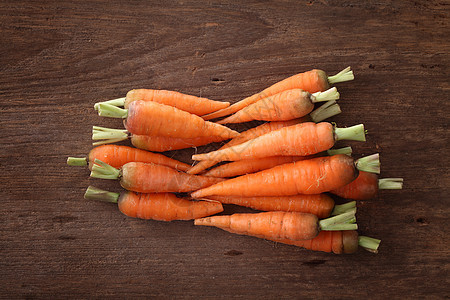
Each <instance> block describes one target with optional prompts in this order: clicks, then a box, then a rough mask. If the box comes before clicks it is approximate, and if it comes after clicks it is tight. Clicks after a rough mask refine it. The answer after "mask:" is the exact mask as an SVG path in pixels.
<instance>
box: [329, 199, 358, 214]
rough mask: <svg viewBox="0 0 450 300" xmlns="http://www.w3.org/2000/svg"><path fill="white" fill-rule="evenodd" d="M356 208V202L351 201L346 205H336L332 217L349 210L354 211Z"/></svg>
mask: <svg viewBox="0 0 450 300" xmlns="http://www.w3.org/2000/svg"><path fill="white" fill-rule="evenodd" d="M355 207H356V201H350V202H347V203H344V204H339V205H335V206H334V209H333V211H332V212H331V215H332V216H336V215H340V214H343V213H345V212H347V211H349V210H352V209H354V208H355Z"/></svg>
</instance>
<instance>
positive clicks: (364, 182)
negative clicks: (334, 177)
mask: <svg viewBox="0 0 450 300" xmlns="http://www.w3.org/2000/svg"><path fill="white" fill-rule="evenodd" d="M402 187H403V178H383V179H378V175H377V174H373V173H369V172H359V175H358V177H357V178H356V179H355V180H353V181H352V182H350V183H349V184H347V185H345V186H343V187H340V188H338V189H335V190H332V191H331V193H333V194H335V195H338V196H339V197H342V198H347V199H353V200H370V199H373V198H375V197H376V196H377V194H378V190H379V189H390V190H393V189H395V190H398V189H402Z"/></svg>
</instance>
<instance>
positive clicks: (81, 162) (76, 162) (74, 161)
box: [67, 157, 87, 166]
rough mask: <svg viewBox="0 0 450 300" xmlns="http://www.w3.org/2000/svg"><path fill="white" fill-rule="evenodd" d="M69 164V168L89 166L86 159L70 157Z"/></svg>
mask: <svg viewBox="0 0 450 300" xmlns="http://www.w3.org/2000/svg"><path fill="white" fill-rule="evenodd" d="M67 164H68V165H69V166H87V159H86V157H82V158H81V157H68V158H67Z"/></svg>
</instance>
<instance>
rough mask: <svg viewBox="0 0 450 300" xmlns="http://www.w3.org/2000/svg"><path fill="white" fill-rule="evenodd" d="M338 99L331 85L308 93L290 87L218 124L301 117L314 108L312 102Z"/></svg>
mask: <svg viewBox="0 0 450 300" xmlns="http://www.w3.org/2000/svg"><path fill="white" fill-rule="evenodd" d="M337 99H339V93H338V92H337V90H336V88H335V87H333V88H331V89H329V90H327V91H325V92H317V93H314V94H310V93H308V92H306V91H304V90H301V89H292V90H286V91H283V92H280V93H278V94H275V95H272V96H269V97H266V98H263V99H261V100H258V101H256V102H255V103H253V104H250V105H248V106H246V107H244V108H243V109H241V110H239V111H237V112H236V113H235V114H233V115H231V116H229V117H228V118H225V119H223V120H221V121H218V122H217V123H218V124H229V123H243V122H249V121H253V120H260V121H287V120H293V119H297V118H300V117H303V116H305V115H307V114H309V113H310V112H312V110H313V109H314V103H316V102H321V101H330V100H337Z"/></svg>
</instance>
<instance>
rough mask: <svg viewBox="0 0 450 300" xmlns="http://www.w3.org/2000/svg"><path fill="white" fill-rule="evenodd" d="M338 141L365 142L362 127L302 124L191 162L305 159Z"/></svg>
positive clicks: (195, 156)
mask: <svg viewBox="0 0 450 300" xmlns="http://www.w3.org/2000/svg"><path fill="white" fill-rule="evenodd" d="M339 140H356V141H365V134H364V126H363V125H362V124H360V125H356V126H352V127H349V128H333V125H332V124H331V123H327V122H322V123H317V124H316V123H313V122H306V123H300V124H297V125H293V126H288V127H284V128H281V129H279V130H276V131H272V132H269V133H267V134H265V135H262V136H260V137H257V138H255V139H253V140H249V141H247V142H245V143H242V144H239V145H236V146H233V147H228V148H226V149H222V150H217V151H212V152H209V153H204V154H196V155H193V156H192V159H193V160H216V161H235V160H241V159H248V158H260V157H268V156H277V155H282V156H307V155H311V154H316V153H319V152H322V151H326V150H328V149H330V148H331V147H333V145H334V144H335V142H336V141H339Z"/></svg>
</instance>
